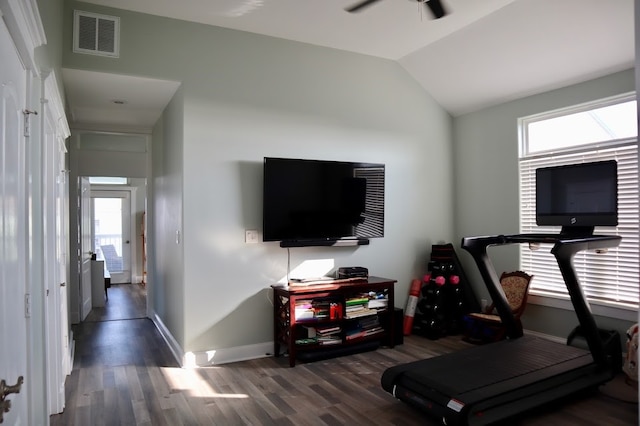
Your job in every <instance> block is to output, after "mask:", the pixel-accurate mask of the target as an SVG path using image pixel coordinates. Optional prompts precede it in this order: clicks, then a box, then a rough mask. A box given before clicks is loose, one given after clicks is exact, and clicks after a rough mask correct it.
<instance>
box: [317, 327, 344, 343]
mask: <svg viewBox="0 0 640 426" xmlns="http://www.w3.org/2000/svg"><path fill="white" fill-rule="evenodd" d="M341 332H342V328H341V327H339V326H327V327H316V338H317V339H318V344H319V345H335V344H338V343H342V338H341V337H340V333H341Z"/></svg>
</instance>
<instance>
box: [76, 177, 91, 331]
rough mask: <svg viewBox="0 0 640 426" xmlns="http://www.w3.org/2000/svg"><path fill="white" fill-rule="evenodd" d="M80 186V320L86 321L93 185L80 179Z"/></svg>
mask: <svg viewBox="0 0 640 426" xmlns="http://www.w3.org/2000/svg"><path fill="white" fill-rule="evenodd" d="M79 179H80V182H79V184H80V185H79V186H80V189H79V191H80V194H79V196H80V221H79V222H80V230H79V231H80V232H79V235H80V237H79V239H80V254H79V259H78V261H79V265H78V266H79V269H78V270H79V271H80V319H81V320H82V321H84V319H85V318H86V317H87V315H89V312H91V254H92V244H91V240H92V226H91V184H90V183H89V178H87V177H81V178H79Z"/></svg>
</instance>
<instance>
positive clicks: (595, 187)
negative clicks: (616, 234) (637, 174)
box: [536, 160, 618, 231]
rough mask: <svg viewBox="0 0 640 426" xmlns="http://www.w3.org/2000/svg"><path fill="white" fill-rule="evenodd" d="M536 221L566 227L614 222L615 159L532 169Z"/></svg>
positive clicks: (616, 172) (608, 224) (616, 211)
mask: <svg viewBox="0 0 640 426" xmlns="http://www.w3.org/2000/svg"><path fill="white" fill-rule="evenodd" d="M536 223H537V224H538V225H547V226H562V227H563V229H566V230H568V231H570V228H572V227H573V228H593V227H594V226H616V225H617V224H618V165H617V163H616V161H613V160H611V161H599V162H593V163H583V164H572V165H564V166H554V167H545V168H539V169H537V170H536Z"/></svg>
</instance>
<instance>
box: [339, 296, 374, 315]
mask: <svg viewBox="0 0 640 426" xmlns="http://www.w3.org/2000/svg"><path fill="white" fill-rule="evenodd" d="M368 305H369V297H368V296H367V295H360V296H355V297H352V298H349V299H347V300H346V301H345V318H348V319H351V318H359V317H363V316H367V315H373V314H376V313H377V312H378V311H377V310H376V309H370V308H369V306H368Z"/></svg>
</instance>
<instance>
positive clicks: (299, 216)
mask: <svg viewBox="0 0 640 426" xmlns="http://www.w3.org/2000/svg"><path fill="white" fill-rule="evenodd" d="M384 178H385V166H384V164H372V163H353V162H343V161H322V160H305V159H293V158H273V157H265V159H264V192H263V240H264V241H297V242H303V244H302V245H329V244H313V242H316V243H317V242H323V241H334V240H342V239H362V240H366V239H368V238H376V237H382V236H384ZM304 242H308V243H309V244H305V243H304Z"/></svg>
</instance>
